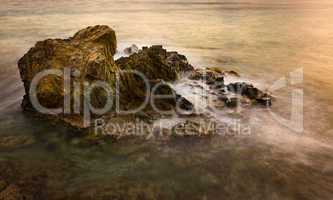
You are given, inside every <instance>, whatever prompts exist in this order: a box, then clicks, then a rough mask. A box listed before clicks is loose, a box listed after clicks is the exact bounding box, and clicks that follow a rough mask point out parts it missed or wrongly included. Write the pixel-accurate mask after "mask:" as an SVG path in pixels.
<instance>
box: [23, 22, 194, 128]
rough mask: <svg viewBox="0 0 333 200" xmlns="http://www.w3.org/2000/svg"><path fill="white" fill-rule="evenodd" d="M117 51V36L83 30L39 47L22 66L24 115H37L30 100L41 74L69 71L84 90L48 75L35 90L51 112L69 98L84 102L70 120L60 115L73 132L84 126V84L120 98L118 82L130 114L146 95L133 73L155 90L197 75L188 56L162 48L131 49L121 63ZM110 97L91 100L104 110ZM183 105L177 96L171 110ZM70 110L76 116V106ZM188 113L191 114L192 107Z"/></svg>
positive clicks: (98, 95)
mask: <svg viewBox="0 0 333 200" xmlns="http://www.w3.org/2000/svg"><path fill="white" fill-rule="evenodd" d="M116 49H117V41H116V34H115V32H114V30H112V29H111V28H109V27H108V26H100V25H98V26H94V27H88V28H86V29H83V30H80V31H79V32H77V33H76V34H75V35H74V36H73V37H71V38H68V39H48V40H45V41H41V42H37V44H36V45H35V46H34V47H33V48H31V49H30V50H29V51H28V52H27V53H26V54H25V55H24V56H23V57H22V58H21V59H20V60H19V62H18V67H19V70H20V75H21V78H22V81H23V83H24V88H25V93H26V94H25V96H24V99H23V102H22V107H23V109H24V110H26V111H33V112H35V108H34V106H33V105H32V103H31V100H30V98H29V91H30V87H31V83H32V81H33V78H34V77H36V75H37V74H38V73H39V72H43V71H44V70H48V69H57V70H61V71H63V70H64V69H65V68H70V76H71V77H70V79H71V81H70V83H76V84H77V85H79V89H77V88H76V90H74V88H73V84H71V86H70V88H67V89H64V81H66V80H65V79H68V78H65V77H64V75H63V74H62V75H60V76H59V75H57V76H55V75H48V76H46V77H44V78H43V79H41V80H40V81H39V84H38V86H37V89H36V96H37V97H38V100H39V102H40V104H41V105H42V106H44V107H46V108H63V107H64V97H65V96H66V97H70V98H71V99H79V105H81V106H80V107H79V109H80V112H79V113H77V112H76V114H75V115H74V114H67V115H66V116H63V115H62V114H59V115H58V116H56V117H55V118H57V119H61V120H63V121H64V122H66V123H67V124H70V125H71V126H80V125H81V121H82V119H81V115H82V113H83V111H82V110H83V108H82V105H83V101H84V99H85V98H86V97H85V96H84V91H83V89H82V86H83V85H85V84H88V85H89V84H94V83H97V82H98V81H103V82H105V83H107V84H108V85H109V86H110V88H111V89H112V93H113V94H115V93H116V88H117V87H116V86H117V85H116V80H119V90H120V91H119V94H120V104H121V105H120V107H121V108H122V109H130V108H131V107H136V106H137V105H141V103H142V102H143V100H144V99H145V97H146V95H147V90H146V88H145V85H144V81H143V80H142V78H140V76H138V75H137V74H135V73H130V72H129V70H135V71H137V72H140V73H142V74H143V75H144V76H145V77H146V78H148V81H149V82H150V83H151V87H154V85H155V84H158V83H159V82H161V81H175V80H177V79H178V78H179V76H180V74H181V73H183V72H186V71H189V70H192V69H193V67H192V66H191V65H190V64H189V63H188V62H187V59H186V57H185V56H183V55H180V54H178V53H177V52H168V51H166V50H165V49H163V48H162V46H152V47H150V48H148V47H144V48H143V49H142V50H138V49H136V47H134V46H132V47H131V48H130V51H131V52H129V53H130V54H132V55H131V56H130V57H126V58H120V59H119V60H117V61H116V62H115V61H114V59H113V56H114V54H115V52H116ZM118 75H119V76H118ZM118 78H119V79H118ZM73 91H74V92H73ZM170 91H171V89H170ZM168 94H171V93H170V92H169V93H168ZM108 95H110V94H108V93H106V92H105V90H104V89H101V88H97V89H94V90H93V91H92V94H91V96H90V97H91V103H92V105H93V106H94V107H97V108H101V107H103V106H104V105H105V103H106V101H107V97H108ZM178 99H180V100H182V101H183V102H185V103H188V102H186V101H184V100H183V99H182V97H180V96H179V95H178V96H177V95H175V97H174V101H173V102H172V103H171V106H174V105H175V102H176V101H177V100H178ZM76 104H77V103H76ZM163 104H168V102H163ZM164 106H165V105H164ZM70 107H71V110H72V111H73V109H74V105H73V101H72V102H71V105H70ZM169 107H170V106H169ZM185 107H186V108H189V106H185ZM53 117H54V116H53Z"/></svg>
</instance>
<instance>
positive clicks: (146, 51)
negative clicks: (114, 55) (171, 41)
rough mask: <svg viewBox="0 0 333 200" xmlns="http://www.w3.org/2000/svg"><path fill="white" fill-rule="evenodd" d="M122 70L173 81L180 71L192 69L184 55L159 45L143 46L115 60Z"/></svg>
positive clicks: (150, 78)
mask: <svg viewBox="0 0 333 200" xmlns="http://www.w3.org/2000/svg"><path fill="white" fill-rule="evenodd" d="M116 63H117V65H118V66H119V67H120V68H121V69H122V70H137V71H139V72H141V73H143V74H144V75H145V76H146V77H147V78H148V79H149V80H156V79H162V80H165V81H175V80H177V78H179V75H180V73H183V72H187V71H191V70H193V67H192V66H191V65H190V64H189V63H188V61H187V59H186V57H185V56H183V55H180V54H178V53H177V52H168V51H166V50H165V49H163V47H162V46H160V45H155V46H152V47H150V48H148V47H143V49H142V50H140V51H139V52H138V53H136V54H133V55H131V56H129V57H122V58H119V59H118V60H117V61H116Z"/></svg>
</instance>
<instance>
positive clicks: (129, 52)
mask: <svg viewBox="0 0 333 200" xmlns="http://www.w3.org/2000/svg"><path fill="white" fill-rule="evenodd" d="M138 52H139V47H138V46H136V45H135V44H132V46H130V47H127V48H125V49H124V53H125V54H127V55H132V54H134V53H138Z"/></svg>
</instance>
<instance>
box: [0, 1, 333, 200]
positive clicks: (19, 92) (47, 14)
mask: <svg viewBox="0 0 333 200" xmlns="http://www.w3.org/2000/svg"><path fill="white" fill-rule="evenodd" d="M0 5H1V6H0V58H1V59H0V112H1V113H0V120H1V121H0V134H31V135H34V137H37V138H39V139H38V143H37V144H36V145H34V146H33V147H31V148H27V149H24V150H22V151H16V152H3V153H0V157H1V158H2V159H5V158H6V159H18V160H20V159H21V160H30V162H31V165H33V163H34V162H35V161H37V160H51V162H55V161H59V160H61V161H64V162H67V163H71V164H72V165H73V166H72V167H70V168H69V169H68V171H70V172H68V173H70V174H75V176H74V175H73V176H74V177H73V176H69V178H68V179H66V181H67V182H69V184H68V187H69V190H70V191H75V190H77V188H80V187H82V188H84V187H88V186H89V185H93V184H94V183H101V184H102V183H103V184H104V186H105V185H108V184H111V183H112V181H111V180H113V181H114V180H117V181H118V182H121V181H122V180H124V179H125V180H127V181H128V182H125V183H124V184H125V185H126V184H127V185H130V186H132V185H137V184H139V185H140V184H148V185H154V187H155V189H153V190H154V191H155V190H159V189H161V188H164V187H166V188H168V189H166V190H165V193H164V194H165V195H166V196H167V197H169V198H171V199H173V198H181V197H183V198H185V197H186V198H192V199H199V197H200V199H205V198H206V197H208V199H215V198H216V197H218V196H217V195H222V196H223V195H224V196H225V197H226V198H229V199H237V198H248V197H249V198H250V197H251V198H252V199H262V198H264V199H274V198H277V199H296V198H304V199H306V198H308V199H324V198H328V197H331V198H332V196H333V191H332V188H333V186H332V184H333V180H332V173H333V168H332V166H333V157H332V155H333V154H332V153H333V149H332V144H333V140H332V134H333V123H332V122H333V104H332V102H333V23H332V22H333V14H332V13H333V3H332V2H331V1H330V0H322V1H315V0H307V1H306V0H299V1H293V0H284V1H278V2H277V1H273V0H272V1H268V0H266V1H264V0H261V1H260V0H248V1H245V0H230V1H225V0H215V1H198V0H191V1H189V0H183V1H180V0H175V1H162V0H158V1H154V0H151V1H150V0H136V1H106V0H95V1H88V0H72V1H62V0H58V1H51V0H46V1H45V0H11V1H9V0H1V2H0ZM96 24H106V25H109V26H110V27H112V28H113V29H115V30H116V33H117V39H118V43H119V50H121V49H122V48H124V47H126V46H129V45H131V44H133V43H134V44H138V45H150V44H163V45H164V46H165V47H166V48H168V49H170V50H177V51H178V52H180V53H182V54H184V55H186V56H187V57H188V59H189V61H190V62H191V63H192V64H193V65H194V66H196V67H207V66H219V67H221V68H224V69H233V70H236V71H239V72H240V73H241V75H242V77H243V78H244V79H248V80H252V81H253V82H254V84H256V85H258V86H260V87H261V88H263V89H265V88H270V86H271V85H272V84H274V83H275V81H277V80H279V79H280V78H282V77H288V76H289V73H290V72H292V71H294V70H296V69H299V68H302V69H303V72H304V83H303V84H299V85H298V86H297V87H300V88H303V89H304V132H303V133H301V134H300V133H295V132H293V131H292V130H290V129H288V128H285V127H284V126H283V125H282V124H280V123H278V122H277V121H276V120H275V119H274V118H273V117H272V115H271V114H270V113H269V112H267V111H265V110H262V109H253V110H252V111H251V112H250V113H247V114H248V115H247V116H245V117H246V118H248V119H251V120H252V121H251V125H252V126H253V130H255V134H254V135H253V137H252V135H251V136H248V137H235V138H234V139H232V138H231V139H225V138H217V139H214V140H213V141H212V140H204V141H192V140H190V141H188V140H187V141H181V142H175V144H173V143H172V144H168V145H165V144H162V145H161V144H151V143H150V142H147V143H145V142H134V143H132V142H128V143H126V142H123V143H121V144H112V145H110V146H108V147H105V148H106V149H103V150H98V149H97V150H96V149H91V148H88V149H84V150H82V149H80V148H78V147H76V146H75V145H72V144H68V143H67V142H65V141H66V140H65V139H63V138H61V137H60V136H58V133H59V132H61V131H60V130H59V129H55V128H54V127H53V126H51V125H45V124H41V123H40V122H38V121H35V120H34V119H29V118H27V117H25V116H24V115H22V113H21V110H20V102H21V99H22V96H23V87H22V83H21V81H20V79H19V73H18V69H17V65H16V62H17V60H18V59H19V58H20V57H21V56H23V54H24V53H25V52H26V51H27V50H28V49H29V48H30V47H32V46H33V45H34V44H35V43H36V42H37V41H39V40H44V39H46V38H66V37H69V36H71V35H73V34H74V33H75V32H76V31H77V30H79V29H82V28H85V27H86V26H89V25H96ZM294 88H295V86H290V85H289V86H288V87H284V88H282V89H280V90H276V91H273V93H274V95H275V96H276V97H277V101H276V102H275V103H274V105H273V108H272V111H273V113H276V114H279V115H281V116H284V117H288V116H289V114H290V108H291V91H292V89H294ZM50 141H51V142H50ZM50 143H52V144H55V145H54V146H55V147H54V149H55V150H54V151H50V148H49V147H50V145H49V144H50ZM51 146H52V145H51ZM51 149H53V148H51ZM126 149H128V150H126ZM46 158H47V159H46ZM276 177H278V178H276ZM277 179H278V180H277ZM73 185H75V186H77V187H74V186H73ZM72 187H73V188H72ZM156 188H157V189H156ZM161 190H162V189H161ZM180 194H182V195H180Z"/></svg>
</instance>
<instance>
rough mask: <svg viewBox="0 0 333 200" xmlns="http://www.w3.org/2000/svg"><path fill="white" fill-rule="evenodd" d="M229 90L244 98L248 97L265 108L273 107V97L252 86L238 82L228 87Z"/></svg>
mask: <svg viewBox="0 0 333 200" xmlns="http://www.w3.org/2000/svg"><path fill="white" fill-rule="evenodd" d="M227 88H228V91H230V92H233V93H236V94H239V95H242V96H246V97H247V98H249V99H251V100H255V101H256V102H257V103H259V104H261V105H265V106H271V105H272V97H271V96H270V95H269V94H267V93H265V92H263V91H261V90H259V89H258V88H256V87H254V86H253V85H251V84H247V83H244V82H236V83H230V84H229V85H227Z"/></svg>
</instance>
